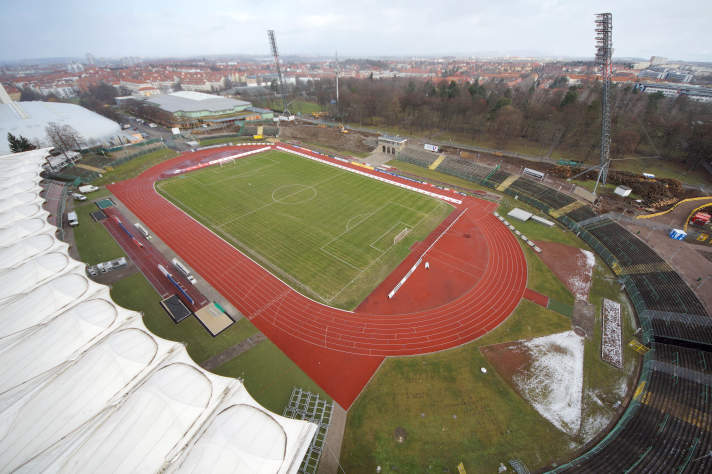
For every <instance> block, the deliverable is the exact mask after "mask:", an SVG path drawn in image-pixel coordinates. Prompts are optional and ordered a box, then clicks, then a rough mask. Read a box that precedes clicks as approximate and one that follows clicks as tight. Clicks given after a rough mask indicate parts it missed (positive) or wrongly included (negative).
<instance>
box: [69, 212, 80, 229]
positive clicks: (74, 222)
mask: <svg viewBox="0 0 712 474" xmlns="http://www.w3.org/2000/svg"><path fill="white" fill-rule="evenodd" d="M67 223H68V224H69V225H70V227H74V226H78V225H79V218H78V217H77V213H76V212H74V211H70V212H68V213H67Z"/></svg>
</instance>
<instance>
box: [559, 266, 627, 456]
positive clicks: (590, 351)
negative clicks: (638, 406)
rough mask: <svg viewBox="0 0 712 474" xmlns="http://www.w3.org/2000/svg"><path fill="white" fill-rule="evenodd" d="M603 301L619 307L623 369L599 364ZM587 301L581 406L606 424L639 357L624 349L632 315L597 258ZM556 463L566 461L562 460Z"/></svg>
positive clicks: (613, 281) (617, 288)
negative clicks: (589, 314)
mask: <svg viewBox="0 0 712 474" xmlns="http://www.w3.org/2000/svg"><path fill="white" fill-rule="evenodd" d="M604 297H605V298H608V299H610V300H613V301H617V302H619V303H620V304H621V322H622V324H623V335H622V340H623V369H617V368H615V367H612V366H611V365H609V364H607V363H606V362H603V360H601V332H602V328H601V305H602V302H603V298H604ZM588 299H589V302H590V303H591V304H593V305H594V306H595V307H596V311H595V313H594V314H595V318H596V319H595V322H594V325H593V329H594V334H593V337H592V338H591V339H587V340H586V345H585V351H584V396H583V405H584V409H585V410H586V411H587V412H588V413H589V414H590V415H591V416H592V417H597V416H599V417H601V418H602V419H603V418H605V419H608V420H610V419H612V418H613V417H614V416H615V411H616V406H617V404H618V403H620V401H621V399H622V398H623V397H624V395H625V388H626V387H627V386H629V385H630V384H632V383H634V382H635V380H634V377H635V373H636V367H637V365H638V364H639V363H640V359H639V357H640V356H639V355H638V353H637V352H635V351H634V350H633V349H632V348H630V347H629V346H628V342H629V341H630V340H631V339H632V338H633V335H634V333H635V327H634V326H635V325H634V319H633V311H632V309H631V308H630V306H629V305H628V298H627V296H626V294H625V292H623V291H621V289H620V285H619V283H618V282H617V280H616V279H615V277H614V275H613V274H612V273H611V271H610V270H609V269H608V267H607V266H606V264H605V263H604V262H603V260H601V259H600V258H598V257H596V266H595V267H594V271H593V280H592V282H591V290H590V292H589V298H588ZM559 460H560V461H562V462H563V461H566V459H564V458H563V457H562V458H559Z"/></svg>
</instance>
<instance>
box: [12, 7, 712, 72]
mask: <svg viewBox="0 0 712 474" xmlns="http://www.w3.org/2000/svg"><path fill="white" fill-rule="evenodd" d="M602 11H610V12H612V13H613V44H614V48H615V51H614V57H616V56H617V57H642V58H647V57H649V56H652V55H655V56H665V57H669V58H675V59H687V60H698V61H705V60H706V61H712V25H711V20H712V1H710V0H706V1H705V0H700V1H697V0H681V1H676V2H674V1H670V0H666V1H661V0H645V1H640V0H638V1H630V0H617V1H609V0H601V1H583V0H566V1H564V0H488V1H481V0H427V1H426V0H409V1H389V0H373V1H371V0H369V1H357V0H354V1H351V2H349V1H343V0H324V1H322V0H317V1H304V0H286V1H285V0H273V1H262V0H251V1H243V0H232V1H228V0H203V1H196V0H190V1H183V0H118V1H116V0H115V1H111V2H109V1H106V0H93V1H90V0H0V61H3V60H14V59H23V58H38V57H43V58H47V57H67V56H69V57H76V56H84V54H85V53H87V52H91V53H92V54H94V55H95V56H97V57H119V56H143V57H157V56H193V55H201V54H205V55H209V54H257V55H267V54H269V46H268V43H267V36H266V30H267V29H274V30H275V31H276V35H277V43H278V46H279V49H280V52H281V53H282V54H283V55H289V54H300V55H329V56H331V55H333V54H334V51H335V50H338V52H339V56H340V57H349V56H352V57H353V56H371V57H373V56H393V55H398V56H401V55H405V56H417V55H450V54H452V55H470V54H472V55H475V54H486V53H499V54H503V55H521V54H530V55H534V54H536V55H546V56H577V57H592V56H593V54H594V32H593V18H594V14H595V13H597V12H602Z"/></svg>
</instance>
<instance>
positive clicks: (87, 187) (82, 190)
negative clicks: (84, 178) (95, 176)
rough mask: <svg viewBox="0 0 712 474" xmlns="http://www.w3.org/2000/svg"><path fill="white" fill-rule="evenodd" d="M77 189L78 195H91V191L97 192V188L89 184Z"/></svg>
mask: <svg viewBox="0 0 712 474" xmlns="http://www.w3.org/2000/svg"><path fill="white" fill-rule="evenodd" d="M77 189H79V192H80V193H91V192H93V191H98V190H99V188H98V187H96V186H94V185H91V184H85V185H84V186H79V188H77Z"/></svg>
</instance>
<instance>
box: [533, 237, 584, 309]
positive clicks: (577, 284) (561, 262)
mask: <svg viewBox="0 0 712 474" xmlns="http://www.w3.org/2000/svg"><path fill="white" fill-rule="evenodd" d="M536 244H537V246H539V247H540V248H541V249H542V252H541V254H539V256H540V257H541V259H542V261H543V262H544V263H545V264H546V266H547V267H549V268H550V269H551V271H552V272H554V275H556V276H557V277H558V278H559V280H561V281H562V282H563V283H564V285H565V286H566V288H568V289H569V291H571V293H572V294H573V295H574V299H575V300H576V301H588V292H589V290H590V288H591V279H592V275H593V267H594V265H595V263H596V258H595V257H594V255H593V254H592V253H591V252H589V251H587V250H583V249H579V248H576V247H571V246H569V245H564V244H560V243H558V242H542V241H538V242H536Z"/></svg>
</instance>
